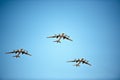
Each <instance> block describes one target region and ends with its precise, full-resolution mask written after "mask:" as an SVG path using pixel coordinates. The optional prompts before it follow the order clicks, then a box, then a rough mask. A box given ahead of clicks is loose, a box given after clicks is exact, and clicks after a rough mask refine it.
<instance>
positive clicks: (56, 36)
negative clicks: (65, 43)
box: [47, 33, 72, 43]
mask: <svg viewBox="0 0 120 80" xmlns="http://www.w3.org/2000/svg"><path fill="white" fill-rule="evenodd" d="M47 38H57V39H58V40H56V41H54V42H57V43H61V41H60V40H61V39H62V38H63V39H67V40H69V41H72V39H70V37H69V36H67V35H65V33H62V34H55V35H54V36H49V37H47Z"/></svg>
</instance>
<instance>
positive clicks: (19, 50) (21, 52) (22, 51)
mask: <svg viewBox="0 0 120 80" xmlns="http://www.w3.org/2000/svg"><path fill="white" fill-rule="evenodd" d="M6 54H16V55H15V56H13V57H16V58H19V57H20V54H26V55H29V56H31V54H29V53H28V51H26V50H24V49H17V50H13V51H11V52H7V53H6Z"/></svg>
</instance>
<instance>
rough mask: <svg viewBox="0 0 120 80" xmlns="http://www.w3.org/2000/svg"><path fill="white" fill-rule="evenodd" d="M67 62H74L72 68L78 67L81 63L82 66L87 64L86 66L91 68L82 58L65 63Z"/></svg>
mask: <svg viewBox="0 0 120 80" xmlns="http://www.w3.org/2000/svg"><path fill="white" fill-rule="evenodd" d="M67 62H75V63H76V64H75V65H74V66H76V67H77V66H80V63H82V64H87V65H89V66H91V64H90V63H88V61H86V60H85V59H84V58H81V59H74V60H72V61H67Z"/></svg>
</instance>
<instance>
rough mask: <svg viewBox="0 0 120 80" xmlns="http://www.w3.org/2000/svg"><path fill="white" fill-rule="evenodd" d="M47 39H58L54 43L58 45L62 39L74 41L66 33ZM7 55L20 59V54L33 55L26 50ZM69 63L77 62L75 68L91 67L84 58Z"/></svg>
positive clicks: (18, 50) (14, 51)
mask: <svg viewBox="0 0 120 80" xmlns="http://www.w3.org/2000/svg"><path fill="white" fill-rule="evenodd" d="M47 38H56V39H57V40H56V41H54V42H57V43H61V39H66V40H69V41H73V40H72V39H70V37H69V36H68V35H66V34H65V33H61V34H55V35H54V36H49V37H47ZM6 54H16V55H15V56H13V57H16V58H19V57H20V54H22V55H23V54H25V55H29V56H31V54H29V53H28V51H26V50H24V49H17V50H13V51H11V52H6ZM67 62H75V63H76V64H75V65H74V66H76V67H77V66H80V64H81V63H82V64H87V65H89V66H91V64H90V63H88V61H86V60H85V59H84V58H81V59H75V60H72V61H67Z"/></svg>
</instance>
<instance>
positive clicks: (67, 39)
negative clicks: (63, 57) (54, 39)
mask: <svg viewBox="0 0 120 80" xmlns="http://www.w3.org/2000/svg"><path fill="white" fill-rule="evenodd" d="M63 39H67V40H69V41H73V40H72V39H70V38H69V37H66V36H65V37H64V38H63Z"/></svg>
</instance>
